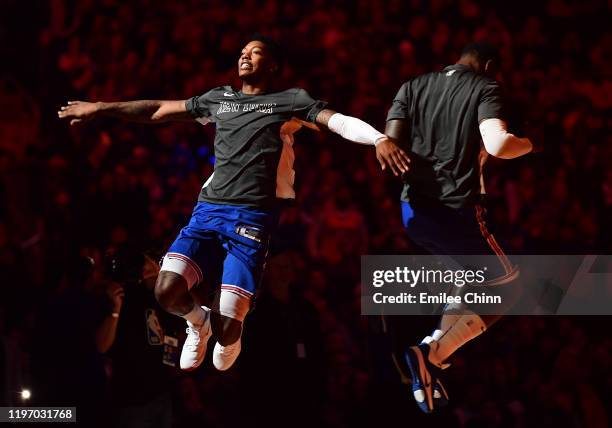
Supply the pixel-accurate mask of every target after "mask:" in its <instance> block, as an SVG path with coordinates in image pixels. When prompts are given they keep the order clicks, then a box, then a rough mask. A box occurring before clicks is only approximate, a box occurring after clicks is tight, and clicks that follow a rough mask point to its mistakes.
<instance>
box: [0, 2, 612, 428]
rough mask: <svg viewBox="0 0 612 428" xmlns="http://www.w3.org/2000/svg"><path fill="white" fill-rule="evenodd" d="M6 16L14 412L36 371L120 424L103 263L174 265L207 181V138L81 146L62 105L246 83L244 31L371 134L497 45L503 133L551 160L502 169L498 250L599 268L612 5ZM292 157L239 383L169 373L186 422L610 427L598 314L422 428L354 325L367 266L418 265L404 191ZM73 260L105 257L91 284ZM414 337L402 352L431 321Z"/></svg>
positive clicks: (112, 124) (483, 353) (525, 350)
mask: <svg viewBox="0 0 612 428" xmlns="http://www.w3.org/2000/svg"><path fill="white" fill-rule="evenodd" d="M0 9H1V13H0V22H1V24H0V40H1V41H2V43H0V57H1V58H2V64H3V65H2V69H1V70H0V107H1V114H0V287H1V290H0V293H1V294H0V296H1V297H0V334H1V335H2V336H1V338H2V342H0V344H3V345H4V346H3V347H0V369H2V370H0V386H2V390H1V392H2V393H3V394H2V395H0V398H2V402H3V403H11V402H15V400H16V398H15V397H16V391H17V390H18V389H15V388H16V387H19V388H20V387H21V386H32V389H33V399H36V397H37V390H36V389H35V386H36V385H37V382H38V384H40V383H41V381H40V379H39V378H37V375H36V373H37V370H36V367H37V364H38V366H40V364H41V363H40V362H41V361H43V363H44V362H45V361H48V362H49V363H48V364H47V367H46V369H47V371H49V370H55V371H56V374H58V379H61V378H65V379H68V378H74V379H77V380H78V381H77V380H75V381H74V382H73V383H70V382H64V384H63V385H62V382H61V381H58V384H57V385H56V384H54V383H49V382H47V383H46V385H45V387H44V388H43V389H44V390H45V391H47V393H48V391H54V390H55V389H57V390H58V391H59V390H66V389H69V388H68V387H66V385H68V384H69V385H77V384H78V388H77V387H75V388H74V390H72V389H71V390H70V391H72V394H73V396H78V399H79V400H81V401H79V403H80V402H89V403H94V402H95V403H96V405H98V406H99V407H105V408H106V410H105V411H103V413H104V414H107V415H108V414H109V413H110V410H109V409H110V405H109V404H107V403H109V402H110V401H109V400H112V397H109V395H110V394H109V393H108V389H107V383H108V380H109V378H110V377H111V376H112V373H110V371H109V370H108V367H110V360H109V358H111V357H109V356H103V355H99V354H97V353H96V351H95V348H94V347H93V345H92V343H93V342H92V341H93V338H92V334H91V332H92V331H93V330H92V329H93V328H94V327H92V326H90V324H92V325H93V324H95V320H96V317H95V316H94V315H93V314H95V313H96V311H102V310H103V307H104V304H105V302H104V294H103V293H102V292H101V291H100V290H99V288H100V286H99V284H98V285H96V281H99V280H100V278H101V276H100V275H101V274H100V271H101V266H102V254H103V253H104V252H105V251H106V249H108V248H112V247H116V246H118V245H121V244H123V243H126V242H128V243H130V244H131V245H134V246H137V247H139V248H141V249H143V250H146V251H147V252H149V253H150V254H151V255H153V256H155V257H159V256H161V255H163V253H164V251H165V249H166V248H167V247H168V245H169V243H170V242H171V241H172V240H173V239H174V237H175V235H176V233H177V232H178V230H179V229H180V227H181V226H182V225H184V224H185V222H186V220H187V219H188V217H189V215H190V212H191V209H192V207H193V205H194V202H195V199H196V197H197V194H198V191H199V189H200V187H201V185H202V183H203V181H204V180H205V178H206V177H208V175H209V174H210V173H211V171H212V164H213V162H214V157H213V153H212V139H213V135H214V127H212V126H208V127H205V128H202V127H201V126H199V125H197V124H172V125H160V126H149V127H147V126H143V125H137V124H126V123H123V122H119V121H115V120H106V119H104V120H99V121H96V122H89V123H86V124H84V125H83V126H79V127H72V128H71V127H69V126H68V125H67V124H66V123H64V122H60V121H59V120H58V119H57V115H56V111H57V109H58V107H59V106H60V105H63V104H64V103H65V102H66V101H68V100H73V99H82V100H92V101H94V100H95V101H97V100H104V101H112V100H129V99H139V98H153V99H185V98H188V97H190V96H194V95H199V94H201V93H203V92H205V91H206V90H208V89H210V88H212V87H215V86H219V85H225V84H233V85H234V87H238V86H237V85H238V84H239V82H237V81H236V68H235V62H236V60H237V57H238V55H239V52H240V49H241V47H242V45H243V43H244V42H245V40H246V39H247V37H248V35H249V34H251V33H253V32H262V33H266V34H269V35H271V36H273V37H275V38H277V39H279V40H280V41H282V42H283V44H284V45H285V48H286V50H287V53H288V58H289V64H288V66H287V67H286V68H285V71H284V76H283V84H286V85H292V86H293V85H295V86H300V87H303V88H305V89H307V90H308V91H309V92H310V94H311V95H312V96H313V97H314V98H318V99H323V100H326V101H328V102H329V103H330V106H331V107H332V108H334V109H336V110H339V111H341V112H343V113H345V114H350V115H353V116H357V117H360V118H362V119H364V120H367V121H369V122H370V123H371V124H373V125H374V126H376V127H377V128H379V129H383V127H384V118H385V115H386V111H387V108H388V107H389V105H390V102H391V100H392V98H393V96H394V94H395V92H396V91H397V89H398V88H399V86H400V85H401V83H402V82H403V81H405V80H407V79H409V78H411V77H414V76H416V75H418V74H420V73H423V72H427V71H430V70H436V69H440V68H442V67H443V66H445V65H448V64H450V63H453V62H454V61H455V60H456V59H457V57H458V54H459V52H460V51H461V48H462V47H463V46H464V45H465V44H466V43H467V42H469V41H471V40H486V41H488V42H491V43H493V44H495V45H496V46H498V47H499V48H500V51H501V55H502V59H503V64H502V72H501V80H503V83H504V86H505V88H506V95H507V102H508V106H509V119H510V122H511V125H512V126H513V129H514V130H515V131H516V132H521V133H522V132H526V133H527V135H529V136H530V137H531V138H532V139H534V140H537V141H539V142H541V143H543V144H544V146H545V148H546V150H545V152H544V153H542V154H538V155H528V156H525V157H524V158H521V159H517V160H512V161H499V160H491V161H489V163H488V165H487V170H486V173H487V183H488V192H489V196H490V204H491V205H490V210H489V214H490V216H491V218H492V223H494V224H495V228H494V232H495V234H496V236H497V237H498V239H499V240H500V241H501V242H503V246H504V248H506V249H507V250H508V252H514V253H528V254H529V253H532V254H554V253H560V254H588V253H598V252H599V253H609V252H610V242H611V239H610V238H611V234H610V222H609V219H610V218H611V216H612V208H611V207H612V170H611V169H610V168H609V164H610V159H612V145H611V144H610V139H611V137H610V132H609V130H610V122H611V119H610V115H609V112H610V107H611V100H612V89H611V88H612V83H611V81H610V78H611V70H612V63H611V58H612V36H611V34H610V32H609V31H608V26H609V19H610V3H609V2H605V1H591V0H587V1H579V2H571V1H564V0H547V1H531V2H523V1H520V2H498V4H496V5H495V6H493V5H492V4H491V2H484V1H473V0H461V1H457V2H455V1H448V0H435V1H418V0H413V1H394V0H391V1H382V2H368V1H356V2H349V1H346V2H342V1H341V2H329V1H321V0H315V1H312V2H301V1H297V0H293V1H256V0H247V1H244V2H238V1H195V0H187V1H180V2H156V1H147V0H139V1H130V2H120V1H118V0H100V1H93V0H85V1H76V0H75V1H69V0H50V1H46V2H45V1H42V2H22V1H17V0H5V1H3V2H2V5H0ZM525 122H528V123H527V124H526V123H525ZM297 141H298V142H297V148H296V152H297V161H296V171H297V177H298V178H297V190H298V202H297V207H295V208H291V209H287V210H286V211H285V213H284V215H283V217H282V220H281V230H280V233H279V234H278V239H277V240H276V241H275V242H274V251H273V254H272V257H271V259H270V261H269V268H268V272H267V275H266V278H265V281H264V286H263V291H262V293H261V296H260V298H259V300H258V304H257V310H256V311H255V312H254V313H253V315H252V316H251V317H250V319H249V320H248V322H247V326H246V332H245V337H244V346H243V353H242V355H241V357H240V359H239V360H238V363H237V365H236V367H235V368H232V369H231V370H230V371H229V372H226V373H219V372H216V371H215V370H214V369H213V368H212V367H211V365H210V363H209V362H207V363H205V366H204V367H203V368H202V369H199V370H198V371H196V372H195V373H193V374H189V375H187V374H177V376H176V379H175V381H174V383H171V384H169V386H168V389H169V390H172V391H173V393H174V397H175V425H176V426H177V427H182V426H191V425H192V424H193V423H196V422H197V423H198V424H201V426H219V427H226V426H232V427H233V426H253V425H255V426H259V425H264V424H267V425H278V424H281V423H282V424H284V425H287V426H300V425H304V426H306V425H308V426H360V425H365V424H372V425H374V426H377V425H379V424H380V425H382V424H383V423H386V424H388V425H389V426H424V425H425V424H428V425H429V426H439V425H440V426H442V424H443V423H445V424H446V425H445V426H448V427H454V426H459V427H466V428H467V427H524V426H539V427H548V426H550V427H552V426H555V427H605V426H608V421H609V420H610V418H611V417H612V414H611V411H612V408H611V407H610V402H609V401H610V397H611V396H612V377H611V372H610V365H611V360H612V355H611V353H612V338H611V337H610V335H609V330H608V327H607V326H608V325H609V319H607V318H597V317H576V318H558V317H557V318H555V317H545V318H544V317H542V318H533V317H531V318H530V317H521V318H517V317H513V318H508V319H505V320H503V321H502V322H500V323H499V324H498V325H496V326H494V327H493V328H492V329H491V331H490V332H489V333H487V334H486V335H485V336H483V337H482V338H479V339H478V340H477V343H476V342H475V343H474V344H469V345H468V346H466V348H465V349H464V350H461V351H459V352H458V353H457V354H456V355H455V356H453V358H452V361H451V362H452V367H451V369H449V370H448V372H447V373H445V375H446V378H447V379H448V382H447V383H448V389H449V393H450V394H451V399H452V404H451V406H450V407H449V408H448V409H443V410H442V411H440V412H438V414H436V415H433V416H429V417H425V416H423V415H420V414H419V413H418V410H417V408H416V406H415V405H414V403H413V402H412V399H411V397H410V391H409V388H408V387H406V386H403V385H401V384H400V382H399V379H398V376H397V375H396V373H395V372H394V368H393V366H392V364H391V360H390V358H389V353H388V344H387V341H386V339H385V338H384V336H383V335H382V334H381V325H380V322H379V320H378V319H375V318H368V317H362V316H360V314H359V287H358V282H359V255H361V254H368V253H369V254H391V253H407V252H410V251H412V250H413V248H412V247H411V245H410V243H409V242H408V241H407V239H406V238H405V236H404V235H403V233H402V228H401V221H400V212H399V204H398V199H399V183H398V182H397V180H395V179H394V178H393V177H391V176H389V175H387V174H384V173H382V172H381V171H380V170H379V167H378V165H377V162H376V159H375V156H374V153H373V150H372V148H368V147H362V146H357V145H351V144H349V143H346V142H343V141H340V139H339V138H337V137H336V136H333V135H331V134H330V133H327V132H323V133H313V132H311V131H302V132H301V133H300V135H299V136H298V138H297ZM78 256H89V257H92V258H93V259H94V260H95V261H96V271H95V273H94V277H93V278H92V280H91V281H89V285H87V286H85V284H84V283H83V284H82V287H81V286H80V285H79V284H78V278H79V275H78V268H77V267H75V266H77V265H78V262H76V261H75V260H78ZM75 271H76V272H77V273H75ZM75 278H76V279H75ZM92 281H93V285H92ZM75 287H76V288H77V289H78V290H77V291H75ZM79 287H80V288H79ZM58 302H60V303H58ZM58 313H60V314H61V316H58ZM58 318H59V319H60V321H61V323H60V324H53V323H51V322H50V320H54V321H55V322H60V321H58ZM411 321H413V322H411V323H410V324H411V328H412V329H413V330H414V331H407V335H408V336H409V338H410V340H411V341H418V340H420V339H421V338H422V337H423V336H424V335H425V334H426V333H428V332H429V331H430V329H431V328H432V327H433V325H434V324H433V320H428V319H417V318H414V320H412V319H411ZM58 325H59V327H58ZM43 338H44V340H43ZM42 344H44V346H42ZM298 344H304V349H305V353H306V354H305V355H306V358H299V356H298V352H297V351H296V349H297V346H298ZM51 361H53V362H54V363H53V364H51ZM54 364H55V365H54ZM43 365H45V364H43ZM11 388H12V389H11ZM71 388H72V386H71ZM38 391H42V390H41V389H39V390H38ZM38 394H39V397H40V394H41V393H40V392H38ZM51 394H52V395H53V393H52V392H51ZM67 397H70V394H69V393H68V395H67ZM58 400H59V399H58ZM58 400H56V401H58ZM66 400H69V399H68V398H67V399H66ZM74 400H76V398H75V399H74ZM74 400H73V401H70V402H68V401H67V402H66V403H65V404H70V403H74V402H76V401H74ZM59 401H61V400H59ZM48 403H50V402H48ZM42 404H46V403H42ZM96 411H97V410H96V406H93V410H92V412H94V413H95V412H96ZM98 420H102V419H98Z"/></svg>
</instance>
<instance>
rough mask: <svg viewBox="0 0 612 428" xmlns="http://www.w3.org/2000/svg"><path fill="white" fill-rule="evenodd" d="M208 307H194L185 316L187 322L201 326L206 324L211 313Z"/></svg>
mask: <svg viewBox="0 0 612 428" xmlns="http://www.w3.org/2000/svg"><path fill="white" fill-rule="evenodd" d="M209 311H210V309H208V308H207V307H206V306H198V305H196V304H194V305H193V309H192V310H190V311H189V312H187V313H186V314H185V315H183V318H185V319H186V320H187V321H189V322H190V323H191V324H193V325H197V326H200V325H202V324H204V321H206V317H207V316H208V314H207V312H209Z"/></svg>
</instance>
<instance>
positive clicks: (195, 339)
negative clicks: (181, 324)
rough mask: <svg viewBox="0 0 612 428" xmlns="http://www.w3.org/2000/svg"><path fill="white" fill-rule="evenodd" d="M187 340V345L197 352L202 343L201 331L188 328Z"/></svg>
mask: <svg viewBox="0 0 612 428" xmlns="http://www.w3.org/2000/svg"><path fill="white" fill-rule="evenodd" d="M185 331H186V332H187V339H185V345H186V346H189V347H190V348H191V349H193V350H195V348H197V346H198V344H199V343H200V330H197V329H195V328H191V327H187V330H185Z"/></svg>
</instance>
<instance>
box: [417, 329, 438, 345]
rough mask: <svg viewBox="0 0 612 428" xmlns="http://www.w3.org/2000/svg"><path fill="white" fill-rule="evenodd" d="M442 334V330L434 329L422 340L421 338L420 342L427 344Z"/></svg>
mask: <svg viewBox="0 0 612 428" xmlns="http://www.w3.org/2000/svg"><path fill="white" fill-rule="evenodd" d="M443 334H444V332H443V331H442V330H440V329H436V330H434V331H433V333H431V336H425V337H424V338H423V340H421V343H426V344H429V343H431V342H432V341H433V340H438V339H439V338H441V337H442V335H443Z"/></svg>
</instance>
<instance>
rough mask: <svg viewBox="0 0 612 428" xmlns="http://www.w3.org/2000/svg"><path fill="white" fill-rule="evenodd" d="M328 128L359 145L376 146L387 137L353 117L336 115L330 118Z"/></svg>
mask: <svg viewBox="0 0 612 428" xmlns="http://www.w3.org/2000/svg"><path fill="white" fill-rule="evenodd" d="M327 127H328V128H329V130H330V131H332V132H335V133H336V134H338V135H340V136H341V137H343V138H346V139H347V140H349V141H353V142H355V143H359V144H369V145H376V142H377V141H378V140H379V139H381V138H384V137H385V134H382V133H380V132H378V131H377V130H376V129H374V128H373V127H372V126H370V125H369V124H367V123H366V122H364V121H363V120H360V119H357V118H356V117H352V116H345V115H343V114H340V113H335V114H334V115H332V117H330V118H329V121H328V122H327Z"/></svg>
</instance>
